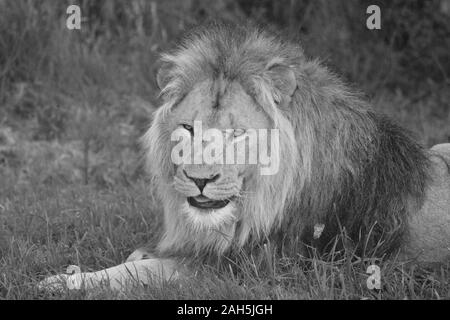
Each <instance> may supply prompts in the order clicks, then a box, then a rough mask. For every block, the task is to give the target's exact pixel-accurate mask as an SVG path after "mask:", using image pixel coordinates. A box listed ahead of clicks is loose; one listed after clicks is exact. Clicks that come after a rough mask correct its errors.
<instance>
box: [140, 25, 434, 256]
mask: <svg viewBox="0 0 450 320" xmlns="http://www.w3.org/2000/svg"><path fill="white" fill-rule="evenodd" d="M162 63H163V64H162V67H161V69H160V71H159V73H158V84H159V86H160V88H161V96H162V100H163V105H162V106H161V107H160V108H159V109H158V110H157V111H156V113H155V115H154V119H153V122H152V125H151V127H150V129H149V130H148V131H147V133H146V134H145V136H144V137H143V145H144V148H145V150H146V162H147V167H148V169H149V171H150V172H151V173H152V175H153V177H154V178H155V179H156V185H157V188H158V195H159V197H160V198H161V200H162V203H163V206H164V215H165V225H164V228H165V232H164V236H163V238H162V240H161V242H160V244H159V249H160V250H161V251H174V252H193V253H201V252H210V251H212V252H215V253H218V254H220V253H223V252H224V251H226V250H227V249H228V248H230V247H232V246H233V245H236V246H238V247H240V246H243V245H244V244H246V243H247V242H248V241H249V240H250V239H251V240H258V239H263V238H265V237H267V236H269V235H270V234H273V233H274V232H276V231H280V230H281V231H282V232H283V233H284V237H285V238H286V237H287V238H289V239H290V240H292V241H302V242H305V243H312V242H316V244H317V245H318V246H319V247H325V246H326V244H328V243H329V241H330V240H331V239H332V238H333V237H334V236H335V235H336V234H337V233H338V230H341V231H342V229H345V230H346V232H347V233H348V234H349V235H350V237H351V238H352V239H356V238H361V234H364V232H367V234H370V237H373V239H370V241H375V242H377V241H379V240H380V239H381V237H382V235H383V234H385V233H387V234H389V235H390V236H391V238H390V239H391V240H389V241H387V242H386V248H391V247H393V245H392V243H396V241H397V240H398V239H400V238H402V237H403V236H404V234H405V230H406V228H405V221H406V210H407V206H408V205H409V204H408V203H406V201H407V200H408V201H409V199H410V198H413V199H420V198H421V196H422V194H423V189H424V184H425V179H426V174H425V167H426V159H425V156H424V154H423V151H422V150H421V148H420V147H419V146H418V145H416V144H415V143H413V142H412V140H410V139H409V137H408V136H407V135H406V134H405V133H404V131H403V130H402V129H400V128H399V127H397V126H395V125H394V124H392V123H391V122H390V121H389V120H387V119H385V118H384V117H381V116H378V115H376V114H374V113H373V112H372V111H370V110H369V109H368V108H367V106H366V103H365V102H364V101H363V100H362V99H360V98H359V97H358V95H355V94H352V93H350V92H349V91H348V90H347V88H346V87H345V86H344V85H343V84H342V83H341V81H340V80H339V79H338V78H336V77H335V76H333V75H332V74H331V73H330V72H329V71H328V70H327V69H326V68H324V67H322V66H321V65H320V64H319V63H318V62H317V61H314V60H308V59H306V58H305V56H304V54H303V51H302V50H301V48H300V47H299V46H298V45H296V44H294V43H292V42H289V41H285V40H282V39H280V38H278V37H276V36H274V35H271V34H268V33H267V32H264V31H260V30H258V29H256V28H251V27H237V26H224V25H221V24H213V25H208V26H206V27H203V28H200V29H197V30H194V31H193V32H191V33H190V34H189V35H188V36H187V37H186V38H185V39H184V40H183V41H182V43H181V44H180V45H179V46H178V47H177V48H175V50H174V51H172V52H170V53H167V54H165V55H163V57H162ZM196 123H201V128H200V127H197V126H196ZM211 128H214V129H217V130H219V131H220V132H221V133H222V134H223V139H222V138H221V147H219V149H216V151H217V150H219V151H220V150H221V149H220V148H222V147H223V148H225V147H226V145H228V144H230V143H232V142H233V141H235V140H236V139H240V138H241V137H242V136H244V137H245V135H246V134H247V131H249V130H255V129H256V130H259V129H268V130H273V129H275V130H278V131H277V132H278V133H279V136H278V140H277V141H278V142H279V143H278V144H277V146H276V151H277V152H276V155H274V158H272V160H273V161H277V170H276V173H275V174H269V175H262V174H261V171H260V169H261V166H262V165H261V163H259V162H258V163H244V164H227V163H220V162H217V163H215V162H212V163H204V162H200V163H193V162H189V163H175V162H174V159H173V152H174V148H178V147H177V146H179V144H177V143H178V142H177V141H174V139H173V133H174V132H178V133H179V137H181V136H183V135H184V136H186V137H191V138H192V139H191V140H189V139H188V140H187V141H188V143H187V144H188V145H189V146H192V147H195V146H193V145H194V144H195V138H197V139H198V140H197V141H200V142H197V143H200V146H202V147H206V146H205V145H207V143H206V142H208V141H206V140H208V138H207V137H205V135H204V134H203V133H202V132H204V131H205V130H208V129H211ZM200 129H201V130H200ZM258 132H259V131H258ZM386 137H388V139H386ZM211 141H213V140H209V142H211ZM216 142H217V141H216ZM257 142H258V146H257V148H258V150H259V149H260V148H261V147H264V148H269V149H271V151H273V150H274V148H273V146H272V145H271V144H270V143H269V141H268V140H264V141H263V142H261V141H260V140H257ZM261 143H262V144H261ZM264 144H267V145H264ZM194 149H195V148H194ZM244 152H245V153H246V155H247V157H246V159H248V156H249V154H248V153H249V152H250V148H249V149H245V151H244ZM386 152H389V153H390V154H391V155H392V157H385V155H384V154H385V153H386ZM405 152H406V153H408V155H409V154H411V157H409V158H407V159H405V157H404V156H403V155H404V154H405ZM183 153H185V151H183V152H182V154H183ZM194 153H195V151H194ZM219 153H220V152H219ZM194 157H195V155H194V154H190V155H188V158H189V159H193V158H194ZM400 157H401V159H402V161H403V162H402V163H398V161H397V160H398V159H399V158H400ZM194 162H195V161H194ZM386 168H389V170H385V169H386ZM394 175H395V178H393V177H392V176H394ZM394 208H395V212H394V211H393V209H394ZM317 224H323V225H324V226H325V228H324V230H323V235H322V237H321V239H320V243H319V242H318V239H315V237H314V236H313V228H314V226H315V225H317ZM397 242H398V241H397Z"/></svg>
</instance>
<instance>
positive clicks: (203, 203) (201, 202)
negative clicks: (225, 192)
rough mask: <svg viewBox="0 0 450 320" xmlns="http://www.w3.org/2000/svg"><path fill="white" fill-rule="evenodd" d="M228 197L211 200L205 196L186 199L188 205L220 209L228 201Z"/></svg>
mask: <svg viewBox="0 0 450 320" xmlns="http://www.w3.org/2000/svg"><path fill="white" fill-rule="evenodd" d="M231 200H232V198H230V199H225V200H212V199H210V198H207V197H205V196H196V197H188V198H187V201H188V203H189V205H191V206H193V207H196V208H199V209H221V208H223V207H225V206H226V205H227V204H228V203H230V201H231Z"/></svg>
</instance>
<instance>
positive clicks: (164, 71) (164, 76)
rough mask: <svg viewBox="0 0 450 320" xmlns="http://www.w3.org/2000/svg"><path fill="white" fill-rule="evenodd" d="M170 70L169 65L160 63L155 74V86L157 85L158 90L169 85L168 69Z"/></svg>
mask: <svg viewBox="0 0 450 320" xmlns="http://www.w3.org/2000/svg"><path fill="white" fill-rule="evenodd" d="M171 68H172V66H171V64H170V63H168V62H161V63H160V66H159V68H158V71H157V73H156V84H157V85H158V88H159V90H162V89H164V87H165V86H166V85H167V83H169V80H170V76H169V74H170V69H171Z"/></svg>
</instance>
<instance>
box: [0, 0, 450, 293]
mask: <svg viewBox="0 0 450 320" xmlns="http://www.w3.org/2000/svg"><path fill="white" fill-rule="evenodd" d="M231 2H236V3H237V1H233V0H224V1H222V2H220V1H218V2H217V3H218V5H217V8H215V7H214V6H211V5H209V4H207V3H210V2H205V3H206V4H205V3H203V2H201V3H200V5H199V10H200V9H201V7H202V6H203V7H205V6H206V8H208V10H209V11H207V12H208V14H210V15H211V16H214V12H212V11H214V10H216V9H217V12H219V13H223V12H224V10H230V11H229V12H228V14H229V16H232V17H233V16H236V17H237V16H239V14H237V13H236V12H234V11H232V10H237V9H236V8H237V7H236V6H234V7H226V6H225V7H224V6H221V5H219V3H222V4H224V3H225V4H226V3H231ZM270 2H271V1H269V0H267V1H266V3H270ZM356 2H357V1H352V2H351V3H353V4H355V3H356ZM360 2H361V1H360ZM363 2H364V1H362V2H361V3H363ZM397 2H398V1H397ZM397 2H396V3H397ZM53 3H54V2H52V1H41V2H39V4H37V3H36V4H33V5H31V4H30V3H29V2H28V1H25V0H17V1H7V2H0V6H3V7H1V8H0V49H2V50H0V299H44V298H45V299H119V298H120V299H183V298H184V299H449V298H450V284H449V282H450V280H449V279H450V270H449V269H450V266H449V265H439V266H433V267H424V266H409V267H408V266H405V265H402V264H400V263H398V262H395V261H378V260H377V261H376V262H377V264H378V265H379V266H380V268H381V281H382V289H381V290H379V291H376V290H369V289H368V288H367V285H366V281H367V278H368V276H369V275H368V274H367V273H366V270H367V267H368V265H369V264H371V263H373V261H359V260H355V259H344V260H339V261H331V262H326V261H323V260H321V259H319V258H315V259H312V260H310V261H304V260H303V259H301V258H300V257H298V256H296V255H295V254H293V255H290V256H281V257H280V256H274V255H273V254H272V253H271V251H270V250H269V251H268V252H265V251H263V252H265V254H263V255H262V256H256V255H255V256H249V255H245V254H242V255H241V257H240V259H239V260H238V261H228V262H226V263H224V264H223V265H221V266H202V267H200V268H201V269H202V270H201V271H202V272H200V273H199V274H198V275H196V276H193V277H192V278H190V279H185V280H183V281H179V282H166V283H164V284H163V285H162V286H148V287H145V288H134V289H132V290H129V291H128V292H125V293H116V292H111V291H108V290H102V291H91V292H86V291H83V290H81V291H66V292H63V293H60V294H55V295H50V294H47V293H43V292H39V291H38V290H37V288H36V284H37V282H38V281H40V280H42V279H43V278H44V277H45V276H48V275H53V274H56V273H61V272H64V271H65V269H66V267H67V266H68V265H71V264H75V265H79V266H80V267H81V269H82V271H93V270H99V269H102V268H106V267H110V266H113V265H116V264H119V263H121V262H123V261H124V260H125V259H126V257H127V256H128V255H129V254H130V253H131V252H132V251H133V250H134V249H135V248H138V247H140V246H142V245H144V244H147V243H150V244H155V243H156V241H157V238H158V236H159V234H160V231H161V222H162V221H161V219H162V217H161V207H160V205H159V204H158V203H157V202H156V201H155V200H154V199H153V197H152V196H151V195H152V188H151V186H150V185H149V184H148V180H147V178H146V177H145V174H144V173H143V170H142V168H141V161H140V152H139V146H138V143H137V141H138V138H139V137H140V136H141V135H142V133H143V131H144V130H145V128H146V127H147V125H148V123H149V121H150V119H151V112H152V111H153V110H154V109H155V106H156V105H157V103H158V102H157V99H156V96H157V90H156V88H155V83H154V79H153V78H154V73H155V68H156V66H155V58H156V56H157V54H158V52H160V51H161V50H163V49H165V48H167V46H168V42H169V41H170V40H171V39H173V38H174V37H175V36H177V35H178V34H179V32H180V31H181V30H183V29H184V28H186V27H187V26H188V25H189V24H191V23H194V22H199V21H201V19H199V18H198V16H199V14H200V13H199V11H197V10H196V9H194V8H190V9H189V8H187V9H186V8H184V7H182V5H181V3H178V4H177V2H176V1H175V2H173V3H172V4H170V6H169V5H167V7H166V6H165V4H163V2H160V1H156V2H153V5H152V7H151V8H149V10H150V11H149V14H148V16H150V17H152V20H151V22H152V23H150V24H149V25H147V24H148V23H147V24H146V23H145V21H144V22H143V24H142V25H140V26H137V25H134V24H133V23H134V21H140V20H139V19H135V18H134V17H133V16H126V15H127V14H130V15H131V14H132V10H131V11H130V10H128V11H126V10H125V11H123V10H122V11H120V10H119V9H123V8H122V7H124V6H125V7H126V6H127V5H125V4H123V2H121V1H113V0H111V1H109V2H108V3H110V4H111V3H114V5H113V7H114V6H116V10H118V11H117V12H119V11H120V12H122V13H123V12H127V13H126V14H125V13H123V15H124V16H122V18H121V20H120V21H125V22H124V25H120V24H117V25H116V24H115V22H116V21H119V20H117V17H116V16H114V15H112V16H105V15H103V16H102V17H103V18H102V19H105V21H103V24H102V25H101V24H99V25H95V21H97V20H96V17H95V12H94V13H93V15H92V16H91V15H89V16H88V22H87V23H88V26H87V27H85V28H83V29H82V31H80V32H70V31H68V30H66V29H65V28H64V27H61V26H64V19H62V18H61V17H63V16H64V14H63V13H64V8H63V6H62V7H61V6H60V7H57V6H54V4H53ZM81 3H82V7H83V8H82V10H83V12H88V10H87V8H88V7H89V6H88V4H87V3H85V2H83V1H81ZM155 3H156V4H155ZM250 3H251V2H248V3H247V4H246V6H250ZM291 3H294V2H291ZM317 3H321V2H316V1H301V2H299V4H300V5H298V8H297V9H298V10H300V11H299V12H300V13H302V15H303V18H304V20H303V21H304V24H303V25H302V27H301V30H303V31H302V32H306V33H305V34H303V36H304V39H305V40H304V43H305V47H307V49H308V50H307V51H308V52H310V53H314V55H318V56H321V57H322V58H324V59H325V61H326V62H327V63H329V64H331V65H332V67H333V68H334V69H336V70H337V71H339V72H340V73H342V74H344V75H345V77H346V78H347V79H349V80H352V81H354V82H356V83H357V84H358V86H359V87H361V88H363V89H364V90H365V92H367V93H368V95H369V97H370V98H371V100H372V102H373V106H374V108H375V109H377V110H380V111H382V112H385V113H387V114H389V115H390V116H391V117H393V118H395V119H396V120H398V121H399V122H400V123H401V124H403V125H404V126H406V127H408V128H410V129H411V130H412V131H414V132H415V133H416V135H417V137H418V139H419V140H421V141H422V142H423V143H424V144H425V145H427V146H431V145H433V144H436V143H442V142H448V141H450V127H449V126H448V123H449V122H450V102H449V101H450V92H449V91H448V88H447V85H448V76H447V75H446V74H445V72H444V71H445V66H444V67H442V63H443V62H442V61H440V60H439V55H438V56H437V58H436V57H434V56H433V57H434V58H436V59H437V60H436V59H434V58H433V59H429V60H426V59H425V60H423V61H432V62H430V63H434V62H433V61H435V60H436V61H437V62H436V64H433V65H427V66H425V67H424V66H421V65H419V66H418V67H417V68H416V67H414V68H409V69H408V67H407V66H408V64H404V60H406V61H408V63H409V61H413V60H411V59H410V58H411V56H412V58H414V59H415V60H414V63H415V64H417V63H419V62H420V61H422V60H420V59H417V56H418V55H419V53H420V52H419V51H414V50H413V49H414V48H415V45H416V44H417V43H422V42H421V41H419V40H420V39H422V38H417V39H416V38H415V37H413V36H411V37H410V39H413V40H414V39H416V40H417V43H416V42H414V43H410V44H409V45H410V46H412V47H414V48H413V49H411V48H408V49H407V50H406V49H405V51H398V50H397V51H395V50H394V49H395V48H394V47H395V45H392V46H391V42H392V43H394V44H395V41H396V40H395V39H393V40H392V41H391V40H389V41H387V43H388V45H386V42H383V41H384V39H383V35H382V34H381V35H378V36H376V35H374V34H370V35H368V34H367V33H365V32H366V31H365V30H361V29H358V28H352V29H349V30H346V29H345V28H339V26H341V25H342V26H345V25H346V23H345V21H344V20H345V17H346V15H344V14H339V12H340V11H339V10H341V8H343V9H345V8H347V9H351V10H347V11H348V12H347V13H346V14H349V15H350V16H352V15H355V14H358V9H357V7H352V8H350V7H345V6H347V3H350V1H348V2H345V3H346V5H343V4H341V5H336V7H324V6H322V5H321V4H319V5H316V4H317ZM171 6H173V7H171ZM316 6H318V7H316ZM394 7H395V5H394ZM224 8H225V9H224ZM233 8H234V9H233ZM260 9H261V8H260ZM288 9H289V10H287V11H286V12H285V13H287V14H289V15H290V16H291V14H292V17H291V18H292V19H293V21H294V25H296V24H295V19H296V18H295V15H294V14H293V13H294V11H295V10H294V9H295V8H288ZM189 10H191V11H189ZM252 10H253V11H252ZM258 10H259V9H258V8H257V6H256V5H254V7H252V8H247V7H246V8H245V10H244V11H245V12H247V13H248V12H249V13H248V14H250V15H251V17H252V18H253V19H255V20H261V19H269V18H270V17H267V15H270V14H269V13H270V12H272V10H271V9H270V10H269V9H267V10H266V11H264V10H262V9H261V10H259V11H258ZM244 11H243V12H244ZM275 11H276V13H277V15H281V18H280V21H288V20H289V19H284V18H283V16H282V15H283V12H282V11H281V9H280V8H278V9H277V10H275ZM275 11H274V12H275ZM105 12H107V13H108V12H109V14H111V12H113V13H114V10H113V11H111V10H110V11H108V10H106V11H105ZM130 12H131V13H130ZM243 12H240V14H244V13H243ZM258 12H261V15H262V16H259V13H258ZM363 12H364V11H363ZM402 12H403V11H402ZM405 12H406V13H405ZM405 12H404V14H412V15H414V14H415V13H414V12H413V11H411V12H412V13H411V12H410V11H408V10H406V11H405ZM432 12H434V11H432ZM436 12H437V11H436ZM178 13H181V14H178ZM247 13H245V14H247ZM341 13H342V12H341ZM40 14H44V16H45V18H42V19H41V18H40V17H41V16H40ZM104 14H106V13H104ZM336 15H337V16H338V17H336V19H335V18H334V17H335V16H336ZM183 17H184V18H183ZM317 17H319V18H317ZM331 17H333V18H331ZM388 17H390V18H389V19H391V20H392V21H391V23H396V22H395V21H397V19H396V17H397V16H396V15H395V14H393V13H390V14H389V15H388ZM441 18H442V17H440V19H441ZM183 19H184V20H183ZM389 19H387V20H386V21H385V25H386V27H388V26H389V21H390V20H389ZM405 19H406V18H405ZM408 19H409V18H408ZM127 21H128V22H127ZM130 21H131V22H130ZM289 21H290V20H289ZM328 21H329V22H330V23H329V24H328V23H326V24H324V22H328ZM355 21H359V20H358V19H357V20H355ZM355 21H353V24H354V23H355ZM405 21H406V20H405ZM407 21H410V20H407ZM407 21H406V22H407ZM411 21H416V20H414V19H411ZM436 21H437V22H436V24H438V21H439V20H438V19H437V20H436ZM271 22H274V21H271ZM280 24H281V25H283V24H284V22H283V23H280ZM113 26H114V27H113ZM283 26H284V27H286V26H285V25H283ZM290 27H293V25H291V26H290ZM142 28H144V29H143V30H144V31H142ZM395 28H396V27H394V29H395ZM388 29H389V28H388ZM138 30H141V31H139V32H137V31H138ZM304 30H307V31H304ZM352 30H356V31H355V33H354V34H349V33H348V32H353V31H352ZM414 30H415V31H414V32H419V31H420V30H416V29H414ZM427 30H428V29H426V30H425V31H427ZM430 30H431V29H430ZM430 30H428V31H427V32H430V34H429V36H425V37H424V38H426V39H432V35H433V32H431V31H433V30H431V31H430ZM294 31H295V30H294ZM422 31H423V30H422ZM425 31H423V32H425ZM402 32H404V30H403V31H402ZM341 33H342V34H341ZM390 34H392V35H395V34H396V33H395V32H392V33H389V34H388V35H390ZM349 35H351V36H354V37H356V38H355V39H356V40H355V41H351V39H352V37H349ZM344 36H345V37H344ZM346 37H347V38H346ZM358 37H359V38H358ZM363 38H364V39H366V38H367V39H368V40H367V41H366V40H364V41H363V40H362V39H363ZM345 39H347V40H345ZM358 39H360V40H361V41H357V40H358ZM442 39H443V38H442ZM346 41H347V42H346ZM411 41H412V40H411ZM355 43H357V44H358V45H355ZM437 43H438V44H441V45H442V48H440V49H441V51H436V52H438V53H439V52H441V53H442V52H443V53H444V56H445V55H446V54H447V52H448V50H445V46H446V45H445V42H443V40H440V41H439V42H437ZM432 44H433V45H435V44H434V42H433V43H432ZM432 44H430V46H431V45H432ZM393 48H394V49H393ZM421 50H422V49H421ZM403 52H407V53H409V55H406V56H403V55H402V54H403ZM425 53H427V52H425ZM384 57H388V58H389V59H388V58H386V59H384ZM427 57H428V56H427ZM408 59H409V60H408ZM402 61H403V62H402ZM378 62H380V63H381V66H379V65H378ZM419 64H420V63H419ZM419 67H422V69H421V68H419ZM423 69H425V70H429V71H430V74H421V75H422V78H420V81H416V80H414V81H413V78H414V77H413V76H414V75H415V74H416V73H417V72H419V71H421V72H423ZM418 70H419V71H418ZM441 70H444V71H443V72H441ZM388 71H389V72H388ZM431 71H433V72H434V73H432V72H431ZM442 78H444V80H445V81H447V82H445V81H444V80H442Z"/></svg>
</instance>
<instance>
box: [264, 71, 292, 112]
mask: <svg viewBox="0 0 450 320" xmlns="http://www.w3.org/2000/svg"><path fill="white" fill-rule="evenodd" d="M268 72H269V77H270V78H271V80H272V83H273V85H274V86H275V89H277V91H278V92H279V93H280V94H281V96H280V97H277V99H276V100H277V101H276V102H277V103H278V104H282V105H286V104H288V103H289V102H290V101H291V97H292V95H293V94H294V92H295V89H297V79H296V78H295V73H294V70H292V68H291V67H289V66H286V65H282V64H275V65H273V66H271V67H270V68H269V69H268Z"/></svg>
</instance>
